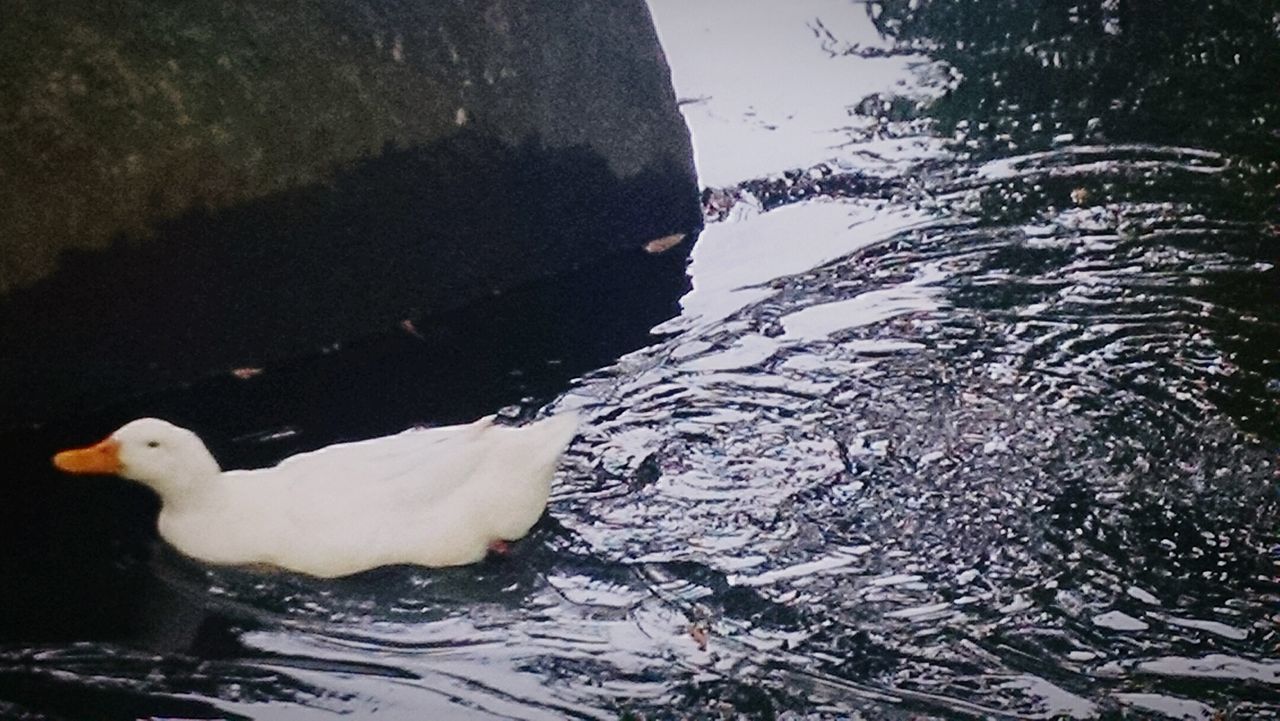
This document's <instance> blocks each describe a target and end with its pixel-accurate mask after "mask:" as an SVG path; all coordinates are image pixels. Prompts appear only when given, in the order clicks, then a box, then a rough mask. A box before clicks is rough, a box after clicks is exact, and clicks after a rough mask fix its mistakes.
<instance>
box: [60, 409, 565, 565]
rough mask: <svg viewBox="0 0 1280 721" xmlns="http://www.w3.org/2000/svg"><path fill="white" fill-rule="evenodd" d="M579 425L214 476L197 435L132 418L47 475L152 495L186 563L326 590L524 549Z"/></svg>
mask: <svg viewBox="0 0 1280 721" xmlns="http://www.w3.org/2000/svg"><path fill="white" fill-rule="evenodd" d="M577 426H578V417H577V415H576V414H575V413H564V414H561V415H557V416H553V417H551V418H547V419H545V420H542V421H539V422H537V423H533V424H531V425H528V426H523V427H519V428H513V427H506V426H500V425H496V424H494V423H493V417H492V416H489V417H486V418H481V419H480V420H478V421H476V422H474V423H470V424H466V425H460V426H449V427H445V428H431V429H415V430H408V431H404V432H403V433H399V434H397V435H394V436H387V437H385V438H375V439H372V440H367V441H359V442H356V443H341V444H337V445H332V446H328V447H327V448H321V449H320V450H317V451H312V452H310V453H302V454H299V455H296V456H293V457H290V458H286V459H285V460H284V461H282V462H281V463H280V464H279V465H277V466H275V467H272V468H263V469H259V470H252V471H222V470H221V469H220V468H219V467H218V463H217V461H215V460H214V458H213V455H212V454H211V453H209V450H208V449H207V448H206V447H205V445H204V443H203V442H202V441H201V440H200V438H199V437H197V436H196V434H194V433H192V432H191V431H189V430H186V429H184V428H179V427H178V426H175V425H173V424H171V423H168V422H166V421H162V420H158V419H156V418H142V419H139V420H136V421H132V422H130V423H128V424H126V425H125V426H123V427H122V428H120V430H118V431H116V432H115V433H112V434H111V435H110V436H109V437H108V438H106V439H105V440H103V441H102V442H100V443H98V444H96V445H93V446H90V447H88V448H82V449H76V450H69V451H63V452H62V453H59V454H57V455H56V456H54V458H53V462H54V465H56V466H57V467H58V468H60V469H62V470H64V471H67V472H69V473H107V474H115V475H118V476H121V477H123V478H128V479H131V480H134V481H138V482H139V483H142V484H143V485H145V486H147V487H149V488H151V489H152V490H154V491H155V492H156V493H157V494H158V495H159V496H160V501H161V504H162V507H161V510H160V519H159V530H160V535H161V537H163V538H164V539H165V540H166V541H168V542H169V543H170V544H172V545H173V546H174V547H175V548H177V549H178V550H179V551H181V552H182V553H184V554H186V555H188V556H191V557H194V558H196V559H199V560H201V561H205V562H208V563H214V564H228V565H250V564H253V565H259V564H263V565H268V566H276V567H280V568H285V569H288V570H291V571H297V572H300V573H306V574H310V575H313V576H320V577H325V578H331V577H335V576H345V575H348V574H351V573H356V572H358V571H364V570H367V569H370V568H376V567H378V566H385V565H390V564H400V563H404V564H415V565H422V566H456V565H462V564H467V563H474V562H476V561H479V560H481V559H482V558H484V556H485V554H486V553H487V552H488V550H489V549H490V548H491V547H492V548H496V549H501V548H505V542H506V541H513V540H515V539H518V538H521V537H523V536H524V535H525V534H526V533H528V532H529V529H530V528H531V527H532V526H533V524H534V523H535V522H537V520H538V518H539V517H540V516H541V515H542V511H543V509H544V508H546V505H547V497H548V495H549V494H550V491H551V476H552V474H553V473H554V471H555V468H556V463H557V461H558V460H559V459H560V456H561V454H563V453H564V450H565V448H566V447H568V445H569V442H570V441H571V440H573V437H574V434H575V433H576V431H577Z"/></svg>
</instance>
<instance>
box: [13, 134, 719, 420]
mask: <svg viewBox="0 0 1280 721" xmlns="http://www.w3.org/2000/svg"><path fill="white" fill-rule="evenodd" d="M684 177H685V174H683V173H681V172H679V170H678V169H674V168H651V169H648V170H646V171H644V172H641V173H639V174H636V175H634V176H632V177H628V178H619V177H617V176H616V175H615V174H614V172H613V171H612V170H611V169H610V168H609V166H608V163H607V162H606V160H605V159H604V158H603V157H601V156H599V155H598V154H596V153H595V152H593V151H591V150H590V149H589V148H586V147H568V148H559V149H556V148H544V147H542V145H541V144H540V143H539V142H538V141H537V140H536V139H532V140H530V141H528V142H526V143H525V144H523V145H520V146H511V145H508V144H506V143H504V142H502V141H499V140H496V139H494V138H493V137H491V136H489V135H487V134H485V133H484V132H483V131H481V130H475V129H468V130H465V131H461V132H459V133H458V134H456V135H453V136H450V137H448V138H444V139H441V140H438V141H436V142H434V143H432V144H431V145H428V146H424V147H415V148H407V149H406V148H394V147H387V148H384V150H383V152H382V153H381V154H379V155H377V156H375V157H370V158H366V159H364V160H362V161H360V162H357V163H354V164H353V165H351V166H350V167H345V168H342V169H336V170H335V171H334V173H333V177H332V178H331V179H330V180H329V181H328V182H327V183H318V184H315V185H312V186H307V187H303V188H297V189H293V190H289V191H282V192H280V193H276V194H274V195H271V196H268V197H265V198H261V199H258V200H253V201H247V202H244V203H241V204H239V205H236V206H233V207H230V208H225V209H219V210H216V211H203V210H196V211H192V212H188V213H186V214H184V215H182V216H179V217H177V218H173V219H169V220H167V221H163V222H160V223H158V224H157V226H156V227H155V228H153V229H151V231H150V236H151V237H141V236H139V237H128V236H122V237H118V238H116V239H115V240H114V242H113V244H112V245H111V247H110V248H107V249H105V250H100V251H74V252H69V253H68V254H67V256H66V257H65V258H64V262H63V263H62V265H61V268H60V270H59V272H58V273H56V274H55V275H53V276H52V277H50V278H48V279H47V280H45V281H44V282H42V283H39V284H37V285H35V286H33V287H31V288H27V289H23V290H20V291H17V292H15V293H13V294H12V295H11V296H8V297H6V298H5V299H4V300H3V302H0V337H2V338H4V339H5V348H4V349H3V351H2V352H0V394H3V396H2V397H3V398H4V400H5V403H4V404H3V405H4V411H3V413H0V427H3V426H5V425H13V424H17V423H20V422H30V421H32V420H44V419H48V418H50V417H57V416H58V415H61V414H65V413H67V412H70V411H74V410H75V409H80V408H84V407H86V406H94V405H101V404H103V403H107V402H111V401H113V400H116V399H118V398H120V397H121V396H123V395H126V394H130V393H138V392H145V391H152V390H157V389H161V388H165V387H169V386H172V385H174V384H175V383H178V382H182V381H185V380H187V379H190V378H193V377H198V376H201V375H204V374H210V373H219V372H225V371H227V370H230V369H232V368H239V367H246V366H261V365H264V364H268V363H275V362H278V361H280V360H281V359H282V358H289V357H296V356H298V355H301V354H307V353H312V352H316V351H318V350H319V349H321V348H324V347H328V346H331V345H333V344H334V343H337V342H345V341H347V340H350V339H353V338H360V337H363V336H366V335H369V334H370V333H376V332H378V331H380V330H383V329H390V328H394V327H396V325H397V324H399V323H401V322H402V321H404V320H406V319H409V320H411V321H413V322H415V323H417V324H419V325H422V326H423V327H429V326H430V325H432V324H433V323H435V322H436V319H437V318H448V317H449V316H450V314H455V313H457V312H458V311H459V309H461V308H463V307H467V306H473V307H474V306H475V304H476V303H477V301H484V300H485V299H486V298H489V297H490V296H494V295H498V294H502V293H512V292H515V291H517V290H518V289H520V288H522V287H523V286H528V285H529V284H531V283H533V282H534V281H536V280H538V279H545V278H548V277H552V276H566V277H567V276H570V275H573V276H574V278H573V280H564V281H562V282H563V283H570V282H573V283H586V284H590V285H591V288H590V289H592V290H601V289H603V290H605V291H606V292H607V293H609V295H607V296H606V297H604V298H601V302H602V303H603V302H610V301H614V302H617V301H622V300H626V298H625V297H624V296H622V295H621V294H620V293H619V292H615V291H610V290H608V289H609V288H610V286H611V285H612V284H615V283H616V284H620V285H624V286H628V287H629V288H630V290H632V291H634V290H635V288H636V287H637V281H636V279H635V276H636V275H637V274H648V273H653V274H654V275H653V278H654V282H663V283H666V285H667V287H668V288H669V287H670V286H671V282H669V281H666V280H664V279H662V278H661V277H660V276H659V275H658V273H657V271H656V270H654V268H653V267H652V266H653V264H649V265H646V266H642V267H638V268H636V269H635V270H632V269H631V268H630V267H628V265H627V264H626V263H625V262H622V260H620V259H621V258H626V259H627V260H630V261H631V262H633V263H634V262H636V261H635V258H636V255H637V254H639V250H640V248H641V247H642V246H643V245H644V244H645V243H646V242H648V241H651V240H654V239H656V238H660V237H663V236H665V235H668V234H671V233H677V232H687V231H690V230H693V229H696V227H697V226H698V225H699V224H700V220H699V218H698V209H697V202H696V197H695V194H696V191H695V190H694V188H693V187H692V185H691V183H684V182H680V179H682V178H684ZM480 179H484V180H483V181H481V180H480ZM686 252H687V251H686ZM678 254H679V253H678V252H677V255H678ZM610 258H612V260H610ZM588 266H592V267H593V270H594V273H590V274H589V273H587V272H586V271H585V269H586V268H587V267H588ZM668 267H670V266H668ZM575 271H576V272H575ZM564 290H565V289H563V288H560V289H557V288H554V287H550V288H545V289H544V290H542V291H540V292H530V291H527V290H526V291H524V292H522V293H519V294H518V297H517V298H513V299H511V300H508V301H503V300H499V301H498V302H496V303H495V302H490V303H487V304H483V307H484V309H485V310H486V311H489V312H497V313H499V314H501V315H502V316H503V317H498V318H495V319H494V320H493V321H492V323H493V324H494V325H496V326H501V324H502V323H504V321H505V317H506V316H510V315H511V314H512V312H513V309H516V308H519V303H527V302H530V301H531V300H532V301H533V302H536V303H544V304H545V303H546V302H548V301H544V300H540V299H541V298H542V297H544V296H549V295H552V294H555V297H556V298H561V297H563V296H564V295H565V293H564ZM583 290H584V291H585V290H587V289H586V288H584V289H583ZM591 297H592V296H590V295H587V294H586V293H585V292H584V293H583V295H581V296H580V299H584V300H586V301H587V302H590V298H591ZM649 299H650V297H645V298H636V299H635V300H634V301H633V302H632V304H631V307H634V305H635V303H636V302H640V303H644V302H650V300H649ZM552 302H554V301H552ZM617 310H618V308H617V307H615V308H613V311H614V312H615V313H616V312H617ZM603 312H604V311H603V310H601V314H603ZM472 319H473V321H474V320H479V321H480V322H481V324H480V325H479V326H476V327H477V328H485V327H486V324H487V323H489V321H488V320H487V318H486V316H483V315H479V314H478V313H475V312H474V311H473V318H472ZM457 327H458V328H461V329H463V330H461V331H460V332H463V333H466V334H467V335H471V334H474V333H475V332H476V331H474V330H472V329H468V328H465V326H460V325H459V326H457ZM229 329H234V330H233V331H232V330H229ZM547 329H551V330H553V331H555V333H556V334H555V335H553V336H552V337H549V338H546V339H545V340H539V341H537V342H540V343H553V342H556V341H559V340H562V339H563V338H564V334H565V333H570V334H571V333H573V332H574V331H577V330H578V329H577V328H575V329H572V330H567V331H563V332H562V331H559V330H556V329H555V328H553V327H550V326H548V325H547V324H545V323H544V324H543V326H541V327H537V328H536V329H535V328H531V329H530V331H529V332H527V333H525V334H524V336H525V337H516V338H510V339H509V340H508V342H509V343H510V344H511V345H513V346H518V345H520V344H521V343H523V342H526V340H527V337H528V336H531V335H532V333H533V332H534V330H538V331H543V330H547ZM429 340H430V341H433V342H434V341H437V340H439V341H443V342H454V341H455V339H453V338H443V339H437V338H431V339H429ZM629 340H630V339H629ZM464 342H465V341H464ZM593 342H595V343H604V342H608V341H607V340H600V339H596V340H594V341H593ZM616 347H624V348H625V347H628V346H626V345H624V344H623V345H619V346H616ZM631 347H634V346H631Z"/></svg>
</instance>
